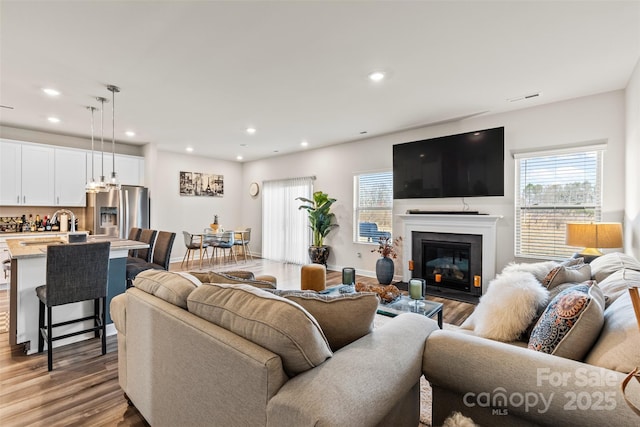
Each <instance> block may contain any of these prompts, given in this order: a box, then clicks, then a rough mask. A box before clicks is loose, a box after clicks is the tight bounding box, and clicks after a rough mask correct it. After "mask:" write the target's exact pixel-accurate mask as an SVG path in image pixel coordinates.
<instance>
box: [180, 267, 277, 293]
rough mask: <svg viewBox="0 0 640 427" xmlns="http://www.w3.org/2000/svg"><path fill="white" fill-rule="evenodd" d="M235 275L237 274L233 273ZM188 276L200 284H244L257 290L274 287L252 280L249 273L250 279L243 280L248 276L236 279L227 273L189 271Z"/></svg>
mask: <svg viewBox="0 0 640 427" xmlns="http://www.w3.org/2000/svg"><path fill="white" fill-rule="evenodd" d="M233 273H237V272H233ZM190 274H192V275H193V276H195V277H197V278H198V279H199V280H200V281H201V282H202V283H244V284H249V285H253V286H255V287H257V288H265V289H275V287H276V285H275V283H273V282H269V281H263V280H255V279H253V273H251V277H252V278H251V279H248V278H245V277H249V276H248V275H245V274H242V276H244V277H238V276H234V275H231V274H227V273H216V272H213V271H205V272H198V271H191V272H190ZM265 277H272V276H265Z"/></svg>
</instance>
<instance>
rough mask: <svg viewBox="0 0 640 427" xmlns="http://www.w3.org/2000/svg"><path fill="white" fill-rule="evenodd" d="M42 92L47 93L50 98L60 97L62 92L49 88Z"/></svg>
mask: <svg viewBox="0 0 640 427" xmlns="http://www.w3.org/2000/svg"><path fill="white" fill-rule="evenodd" d="M42 91H43V92H44V93H46V94H47V95H49V96H58V95H60V92H58V91H57V90H55V89H51V88H48V87H45V88H43V89H42Z"/></svg>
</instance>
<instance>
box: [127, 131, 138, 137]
mask: <svg viewBox="0 0 640 427" xmlns="http://www.w3.org/2000/svg"><path fill="white" fill-rule="evenodd" d="M125 134H126V135H127V136H129V137H134V136H136V133H135V132H134V131H132V130H128V131H126V132H125Z"/></svg>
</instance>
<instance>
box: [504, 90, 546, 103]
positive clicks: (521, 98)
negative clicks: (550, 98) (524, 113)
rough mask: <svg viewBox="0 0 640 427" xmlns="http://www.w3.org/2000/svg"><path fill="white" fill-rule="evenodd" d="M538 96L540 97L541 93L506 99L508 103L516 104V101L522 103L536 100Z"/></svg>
mask: <svg viewBox="0 0 640 427" xmlns="http://www.w3.org/2000/svg"><path fill="white" fill-rule="evenodd" d="M540 96H542V92H537V93H531V94H528V95H522V96H517V97H515V98H509V99H507V101H509V102H518V101H524V100H529V99H534V98H538V97H540Z"/></svg>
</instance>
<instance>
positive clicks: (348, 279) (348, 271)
mask: <svg viewBox="0 0 640 427" xmlns="http://www.w3.org/2000/svg"><path fill="white" fill-rule="evenodd" d="M355 283H356V269H355V268H353V267H344V268H343V269H342V284H343V285H353V284H355Z"/></svg>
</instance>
